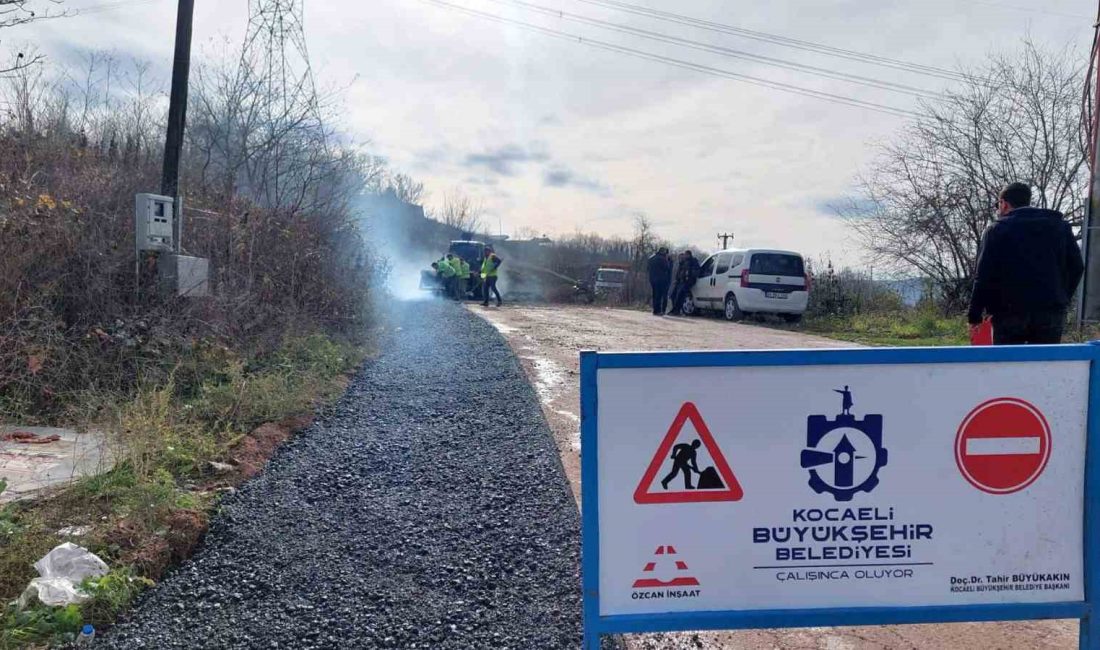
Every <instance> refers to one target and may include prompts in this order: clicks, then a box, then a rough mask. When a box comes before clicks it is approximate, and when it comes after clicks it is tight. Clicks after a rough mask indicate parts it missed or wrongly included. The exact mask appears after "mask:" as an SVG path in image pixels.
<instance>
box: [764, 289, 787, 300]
mask: <svg viewBox="0 0 1100 650" xmlns="http://www.w3.org/2000/svg"><path fill="white" fill-rule="evenodd" d="M789 295H790V294H788V293H783V292H782V291H765V292H764V297H765V298H781V299H783V300H786V299H787V297H788V296H789Z"/></svg>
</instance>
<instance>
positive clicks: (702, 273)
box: [699, 256, 714, 278]
mask: <svg viewBox="0 0 1100 650" xmlns="http://www.w3.org/2000/svg"><path fill="white" fill-rule="evenodd" d="M713 272H714V257H713V256H712V257H708V258H707V261H705V262H703V266H701V267H699V277H700V278H709V277H710V274H711V273H713Z"/></svg>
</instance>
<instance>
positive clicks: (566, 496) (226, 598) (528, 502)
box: [97, 301, 581, 649]
mask: <svg viewBox="0 0 1100 650" xmlns="http://www.w3.org/2000/svg"><path fill="white" fill-rule="evenodd" d="M395 309H396V310H397V313H396V314H395V315H394V328H391V334H390V335H389V338H388V340H386V341H384V342H383V345H382V350H383V352H382V354H381V355H380V356H379V357H378V358H377V359H375V360H373V361H371V362H368V364H367V365H366V366H365V367H364V368H363V369H362V371H361V372H360V373H359V374H358V375H357V376H356V377H355V378H354V379H353V380H352V382H351V385H350V388H349V390H348V393H347V395H346V396H345V397H344V398H343V399H342V400H341V401H340V402H339V403H338V404H337V405H336V406H335V407H333V408H332V409H330V410H329V411H328V412H327V413H325V414H323V415H322V417H320V418H319V419H318V420H317V421H316V422H315V423H314V424H313V425H312V426H311V427H309V428H308V429H306V430H305V431H304V432H302V433H301V434H299V435H298V436H297V437H295V438H293V439H292V440H291V441H289V442H288V443H287V444H286V445H285V446H284V447H283V448H282V449H281V450H280V451H279V452H278V453H277V454H276V456H275V458H274V459H273V460H272V461H271V463H270V464H269V465H268V467H267V469H266V471H265V472H264V473H262V474H261V475H259V476H258V477H256V478H255V479H254V480H252V481H250V482H249V483H247V484H246V485H245V486H243V488H242V489H241V490H240V492H239V493H237V494H236V495H234V496H231V497H229V498H228V499H227V500H226V501H225V502H224V505H223V507H222V509H221V512H220V514H219V515H218V516H217V517H216V518H215V519H214V521H213V523H212V526H211V529H210V532H209V534H208V535H207V537H206V539H205V541H204V542H203V545H202V547H201V548H200V549H199V551H198V552H197V554H196V555H195V556H194V557H193V559H192V560H190V561H188V562H187V563H185V564H184V565H183V566H182V567H180V568H179V569H178V570H176V571H175V572H173V573H172V574H171V575H169V576H168V577H167V578H166V579H165V580H164V581H163V582H162V583H161V584H160V585H158V586H157V587H156V588H155V589H153V590H152V591H151V592H150V593H149V594H148V595H147V596H146V597H144V598H143V599H142V601H141V602H140V603H139V605H138V606H137V608H136V609H135V610H134V611H133V612H132V613H131V614H130V616H129V617H128V618H127V620H126V621H125V622H123V623H121V624H119V625H118V626H116V627H115V628H114V629H112V630H111V631H110V633H109V634H107V635H105V637H104V638H103V639H102V641H98V640H97V645H98V646H101V647H105V648H126V649H131V648H211V649H213V648H260V647H265V648H275V647H282V648H296V649H297V648H301V649H305V648H335V647H341V648H462V649H470V648H494V649H496V648H524V649H528V648H540V649H553V648H577V647H579V645H580V630H581V616H580V589H579V565H578V556H579V522H578V516H577V509H576V507H575V505H574V503H573V501H572V497H571V496H570V493H569V489H568V486H567V483H566V479H565V476H564V474H563V471H562V467H561V463H560V461H559V459H558V454H557V449H556V448H555V446H554V442H553V440H552V438H551V435H550V432H549V430H548V429H547V425H546V423H545V420H544V419H543V416H542V413H541V412H540V410H539V402H538V400H537V399H536V397H535V393H534V392H533V391H532V389H531V387H530V385H529V384H528V383H527V380H526V378H525V377H524V374H523V371H522V369H521V368H520V366H519V365H518V364H517V362H516V360H515V357H514V356H513V355H512V353H511V351H510V350H509V349H508V347H507V345H506V344H505V342H504V341H503V339H502V338H501V337H500V335H499V334H497V332H495V331H494V330H493V328H492V327H491V326H490V325H489V324H488V323H486V322H484V321H482V320H480V319H478V318H476V317H474V316H472V315H471V314H469V313H468V312H466V311H465V310H462V309H460V308H459V307H458V306H456V305H454V304H448V303H442V302H434V301H433V302H419V303H407V304H399V305H397V306H396V307H395Z"/></svg>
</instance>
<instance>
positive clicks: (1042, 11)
mask: <svg viewBox="0 0 1100 650" xmlns="http://www.w3.org/2000/svg"><path fill="white" fill-rule="evenodd" d="M967 1H968V2H970V3H971V4H976V5H985V6H987V7H996V8H998V9H1010V10H1012V11H1025V12H1027V13H1032V14H1043V15H1046V16H1058V17H1059V18H1072V19H1074V20H1081V19H1084V20H1092V18H1093V17H1092V16H1087V15H1085V14H1071V13H1068V12H1065V11H1054V10H1052V9H1036V8H1035V7H1017V6H1013V5H1003V4H1000V3H998V2H985V0H967Z"/></svg>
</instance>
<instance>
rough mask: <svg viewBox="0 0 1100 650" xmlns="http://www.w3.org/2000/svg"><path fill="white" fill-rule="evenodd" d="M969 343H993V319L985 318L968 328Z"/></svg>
mask: <svg viewBox="0 0 1100 650" xmlns="http://www.w3.org/2000/svg"><path fill="white" fill-rule="evenodd" d="M970 345H993V321H992V320H990V319H988V318H986V319H985V320H983V321H982V322H981V324H980V325H978V326H977V327H975V328H974V329H972V330H970Z"/></svg>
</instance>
